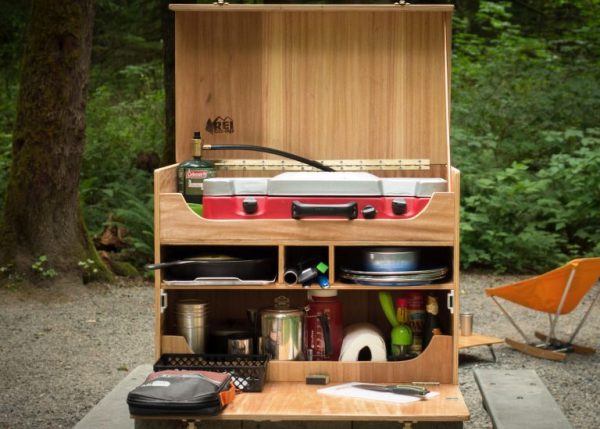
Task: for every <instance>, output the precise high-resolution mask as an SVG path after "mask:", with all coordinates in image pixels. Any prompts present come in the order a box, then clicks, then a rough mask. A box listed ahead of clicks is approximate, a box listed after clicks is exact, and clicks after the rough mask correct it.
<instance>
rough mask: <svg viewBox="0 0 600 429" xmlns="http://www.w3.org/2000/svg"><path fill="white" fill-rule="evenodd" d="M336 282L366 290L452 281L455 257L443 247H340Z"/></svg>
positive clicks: (337, 250) (336, 248) (337, 247)
mask: <svg viewBox="0 0 600 429" xmlns="http://www.w3.org/2000/svg"><path fill="white" fill-rule="evenodd" d="M334 259H335V266H334V272H335V281H336V283H338V282H339V283H348V284H355V285H362V286H374V287H376V286H379V287H399V288H401V287H409V286H424V285H432V284H443V283H446V282H448V281H450V279H452V271H453V264H454V261H453V259H454V254H453V249H452V248H451V247H440V246H428V247H425V246H336V247H335V251H334Z"/></svg>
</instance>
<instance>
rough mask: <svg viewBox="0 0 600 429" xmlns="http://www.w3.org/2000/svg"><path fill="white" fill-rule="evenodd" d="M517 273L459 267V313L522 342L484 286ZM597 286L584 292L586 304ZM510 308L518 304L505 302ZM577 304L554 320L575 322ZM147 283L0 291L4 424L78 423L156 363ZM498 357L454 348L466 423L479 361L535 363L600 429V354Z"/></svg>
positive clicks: (584, 420) (480, 327)
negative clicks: (140, 369)
mask: <svg viewBox="0 0 600 429" xmlns="http://www.w3.org/2000/svg"><path fill="white" fill-rule="evenodd" d="M515 279H516V277H513V276H502V277H498V276H489V275H481V274H464V275H463V276H462V282H461V289H462V292H461V295H460V301H461V307H462V311H469V312H473V313H474V314H475V316H474V330H475V331H476V332H478V333H482V334H488V335H494V336H498V337H501V338H504V337H506V336H509V337H512V338H515V339H518V336H517V335H516V333H515V332H514V329H513V328H512V326H511V325H510V324H509V323H508V321H506V319H505V318H504V317H503V316H502V314H501V313H500V311H499V310H498V308H497V307H496V306H495V305H494V303H493V302H492V301H491V300H490V299H489V298H486V297H485V296H484V293H483V289H484V288H486V287H490V286H494V285H499V284H504V283H507V282H510V281H513V280H515ZM599 292H600V285H598V284H597V285H596V286H595V288H594V290H593V291H592V292H591V293H590V294H588V296H587V297H586V298H585V300H584V302H583V307H585V306H586V304H589V303H590V302H591V297H592V296H594V295H595V294H596V293H599ZM598 305H600V304H597V306H596V308H594V309H593V310H592V313H591V314H590V317H589V318H588V321H587V323H586V325H585V326H584V328H583V329H582V330H581V332H580V334H579V337H578V342H579V343H581V344H586V345H589V346H592V347H594V348H598V343H599V341H598V338H599V337H598V331H599V330H600V311H599V309H598ZM509 308H511V309H514V308H515V307H510V306H509ZM515 311H516V314H517V320H519V321H520V322H523V325H524V326H526V327H528V328H529V329H530V330H533V329H534V327H539V328H542V327H545V326H546V324H547V318H546V317H545V316H543V315H536V314H533V313H532V312H524V311H518V309H516V310H515ZM581 314H582V310H581V308H579V309H578V310H576V311H575V312H573V313H571V314H570V315H568V316H567V317H566V318H565V320H564V321H562V322H561V324H560V325H559V328H558V330H559V333H565V332H569V330H570V329H573V328H574V326H575V325H576V322H577V320H578V319H579V318H578V317H577V316H581ZM153 324H154V322H153V289H152V287H151V285H149V284H121V285H115V286H99V285H96V286H86V287H81V286H64V287H59V288H55V289H52V290H47V289H41V290H40V289H30V288H23V289H20V290H16V291H15V290H7V289H0V338H2V340H1V341H0V361H1V362H2V365H1V367H0V375H1V379H2V383H0V428H34V427H35V428H66V427H72V426H73V425H74V424H75V423H77V422H78V421H79V420H80V419H81V418H82V417H83V416H84V415H85V414H86V413H87V412H88V411H89V410H90V409H91V408H92V407H93V406H94V405H95V404H96V403H97V402H98V401H99V400H100V399H101V398H102V397H103V396H104V395H105V394H106V393H108V392H109V391H110V390H111V389H112V388H113V387H114V386H115V385H116V384H117V383H118V382H119V381H120V380H122V379H123V378H124V377H125V376H126V375H127V373H128V371H131V370H132V369H134V368H135V367H136V366H138V365H140V364H143V363H152V361H153V347H154V345H153V329H154V326H153ZM495 350H496V354H497V356H498V361H497V363H493V362H491V355H490V354H489V351H488V349H487V348H486V347H479V348H474V349H468V350H466V351H464V352H462V353H461V355H460V367H459V371H460V387H461V390H462V392H463V395H464V396H465V400H466V402H467V405H468V407H469V410H470V412H471V420H470V421H469V422H467V423H466V425H465V427H466V428H472V429H475V428H489V427H491V424H490V420H489V418H488V417H487V415H486V413H485V411H484V410H483V408H482V405H481V396H480V394H479V390H478V389H477V386H476V384H475V381H474V379H473V369H475V368H495V369H521V368H526V369H534V370H536V371H537V374H538V375H539V376H540V377H541V379H542V380H543V381H544V382H545V384H546V386H547V387H548V389H549V390H550V392H551V393H552V394H553V395H554V397H555V399H556V401H557V402H558V404H559V405H560V407H561V409H562V410H563V412H564V413H565V415H566V416H567V418H568V419H569V420H570V421H571V423H572V425H573V427H575V428H581V429H589V428H598V427H600V413H598V405H597V402H596V401H597V398H598V394H599V393H600V384H599V383H598V378H599V375H600V374H599V371H598V368H600V365H599V363H600V354H595V355H592V356H580V355H569V356H568V357H567V360H566V362H563V363H558V362H550V361H545V360H540V359H535V358H532V357H529V356H526V355H523V354H521V353H519V352H516V351H514V350H512V349H510V348H509V347H507V346H505V345H503V344H500V345H498V346H495Z"/></svg>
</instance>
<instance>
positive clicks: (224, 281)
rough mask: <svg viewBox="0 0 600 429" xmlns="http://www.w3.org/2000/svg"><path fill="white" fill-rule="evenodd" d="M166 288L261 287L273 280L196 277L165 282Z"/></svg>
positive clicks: (273, 281)
mask: <svg viewBox="0 0 600 429" xmlns="http://www.w3.org/2000/svg"><path fill="white" fill-rule="evenodd" d="M163 283H164V284H165V285H167V286H229V285H232V286H263V285H268V284H272V283H275V279H273V280H242V279H240V278H237V277H198V278H195V279H194V280H165V281H164V282H163Z"/></svg>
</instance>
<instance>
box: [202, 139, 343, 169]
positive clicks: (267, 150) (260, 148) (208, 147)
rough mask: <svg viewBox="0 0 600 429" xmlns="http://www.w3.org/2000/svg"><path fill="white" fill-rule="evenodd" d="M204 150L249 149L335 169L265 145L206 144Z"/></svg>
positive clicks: (314, 165) (322, 167)
mask: <svg viewBox="0 0 600 429" xmlns="http://www.w3.org/2000/svg"><path fill="white" fill-rule="evenodd" d="M202 149H203V150H248V151H254V152H264V153H270V154H272V155H277V156H281V157H284V158H288V159H292V160H294V161H298V162H301V163H302V164H306V165H310V166H311V167H314V168H316V169H317V170H321V171H330V172H331V171H335V170H334V169H333V168H331V167H328V166H326V165H323V164H321V163H320V162H318V161H314V160H312V159H308V158H304V157H303V156H300V155H296V154H293V153H290V152H286V151H284V150H279V149H273V148H270V147H264V146H255V145H251V144H206V145H204V146H202Z"/></svg>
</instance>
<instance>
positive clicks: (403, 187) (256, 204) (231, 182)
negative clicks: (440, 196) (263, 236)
mask: <svg viewBox="0 0 600 429" xmlns="http://www.w3.org/2000/svg"><path fill="white" fill-rule="evenodd" d="M444 191H447V182H446V181H445V180H443V179H438V178H378V177H377V176H374V175H372V174H369V173H362V172H360V173H346V172H339V173H337V172H335V173H329V172H300V173H296V172H290V173H282V174H280V175H278V176H275V177H272V178H246V177H245V178H213V179H207V180H205V181H204V198H203V204H204V211H203V213H204V214H203V216H204V217H205V218H207V219H308V218H310V219H407V218H411V217H414V216H416V215H417V214H419V213H420V212H421V211H422V210H423V208H425V206H426V205H427V204H428V203H429V200H430V198H431V195H432V194H433V193H434V192H444Z"/></svg>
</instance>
